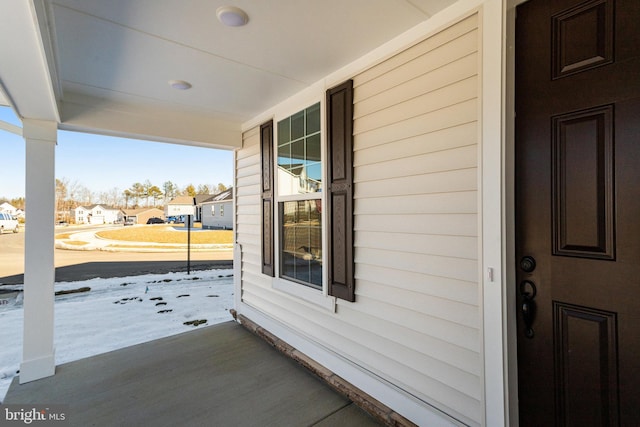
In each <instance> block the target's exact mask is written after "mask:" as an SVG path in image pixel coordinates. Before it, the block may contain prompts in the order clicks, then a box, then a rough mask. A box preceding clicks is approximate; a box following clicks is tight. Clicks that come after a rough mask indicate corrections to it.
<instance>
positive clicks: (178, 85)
mask: <svg viewBox="0 0 640 427" xmlns="http://www.w3.org/2000/svg"><path fill="white" fill-rule="evenodd" d="M169 86H171V87H172V88H174V89H178V90H187V89H191V83H189V82H185V81H184V80H169Z"/></svg>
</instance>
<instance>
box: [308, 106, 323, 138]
mask: <svg viewBox="0 0 640 427" xmlns="http://www.w3.org/2000/svg"><path fill="white" fill-rule="evenodd" d="M315 132H320V103H317V104H316V105H312V106H311V107H309V108H307V135H309V134H312V133H315Z"/></svg>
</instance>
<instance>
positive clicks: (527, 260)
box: [520, 255, 536, 273]
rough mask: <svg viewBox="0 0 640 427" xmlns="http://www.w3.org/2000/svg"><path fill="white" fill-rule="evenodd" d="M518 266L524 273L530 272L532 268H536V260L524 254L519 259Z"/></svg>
mask: <svg viewBox="0 0 640 427" xmlns="http://www.w3.org/2000/svg"><path fill="white" fill-rule="evenodd" d="M520 268H521V269H522V271H524V272H525V273H531V272H532V271H533V270H535V269H536V260H535V259H533V257H532V256H529V255H527V256H524V257H522V259H521V260H520Z"/></svg>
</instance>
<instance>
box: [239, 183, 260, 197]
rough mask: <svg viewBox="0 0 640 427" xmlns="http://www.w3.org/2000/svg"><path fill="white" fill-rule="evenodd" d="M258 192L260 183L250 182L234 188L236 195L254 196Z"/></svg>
mask: <svg viewBox="0 0 640 427" xmlns="http://www.w3.org/2000/svg"><path fill="white" fill-rule="evenodd" d="M259 194H260V184H251V185H245V186H242V187H240V188H236V197H243V196H255V195H259Z"/></svg>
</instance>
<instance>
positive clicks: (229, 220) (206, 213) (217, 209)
mask: <svg viewBox="0 0 640 427" xmlns="http://www.w3.org/2000/svg"><path fill="white" fill-rule="evenodd" d="M200 215H201V216H200V218H201V221H202V228H205V229H223V230H232V229H233V220H234V216H233V188H229V189H227V190H225V191H223V192H221V193H219V194H217V195H215V196H213V198H211V199H210V200H208V201H206V202H202V204H201V208H200Z"/></svg>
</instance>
